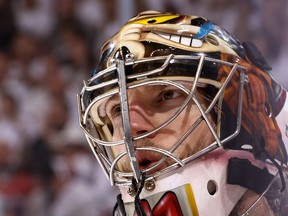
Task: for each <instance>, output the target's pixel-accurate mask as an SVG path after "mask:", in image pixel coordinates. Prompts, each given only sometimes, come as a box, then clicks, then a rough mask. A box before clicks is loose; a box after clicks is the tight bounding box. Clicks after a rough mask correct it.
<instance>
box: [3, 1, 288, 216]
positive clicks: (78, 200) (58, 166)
mask: <svg viewBox="0 0 288 216" xmlns="http://www.w3.org/2000/svg"><path fill="white" fill-rule="evenodd" d="M287 3H288V2H287V0H265V1H264V0H241V1H239V0H206V1H201V0H173V1H168V0H145V1H135V0H134V1H133V0H109V1H108V0H106V1H102V0H13V1H11V0H0V215H1V216H8V215H9V216H11V215H13V216H79V215H81V216H92V215H93V216H95V215H99V216H100V215H101V216H105V215H111V209H112V208H113V205H114V202H115V195H114V194H117V193H118V191H117V189H116V188H110V186H109V183H108V181H107V180H106V179H105V177H104V175H103V173H102V172H101V170H100V169H99V167H98V165H97V163H96V160H95V159H94V158H93V156H92V153H91V152H90V150H89V148H88V145H87V144H86V141H85V139H84V136H83V134H82V132H81V131H80V129H79V127H78V118H77V106H76V94H77V93H78V92H79V91H80V89H81V87H82V80H84V79H86V78H87V77H88V76H89V75H90V73H91V71H92V70H93V68H94V67H95V65H96V64H97V60H98V59H99V53H100V46H101V44H102V43H103V41H104V39H106V38H107V37H109V36H111V35H112V34H114V33H115V31H116V30H117V29H118V28H119V27H120V26H121V25H122V24H124V22H126V21H127V20H128V19H130V18H131V17H132V16H134V15H136V14H137V13H138V12H140V11H143V10H148V9H153V10H160V11H175V12H179V13H186V14H194V15H199V16H204V17H207V18H209V19H211V20H212V21H214V22H215V23H218V24H219V25H221V26H223V27H224V28H226V29H227V30H228V31H230V32H232V33H233V34H235V35H236V37H237V38H238V39H239V40H241V41H243V40H250V41H252V42H254V43H255V44H256V45H257V46H258V47H259V48H260V50H262V53H263V55H264V56H265V57H266V58H267V61H268V62H269V64H270V65H271V66H272V68H273V71H272V74H273V75H274V76H275V79H276V80H277V81H279V82H280V83H281V84H282V85H283V86H284V87H285V88H286V89H288V73H287V67H286V62H287V60H288V42H287V36H288V31H287V29H288V28H287V15H288V6H287Z"/></svg>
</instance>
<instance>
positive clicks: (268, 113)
mask: <svg viewBox="0 0 288 216" xmlns="http://www.w3.org/2000/svg"><path fill="white" fill-rule="evenodd" d="M264 106H265V107H264V112H265V114H266V115H267V116H268V117H271V116H272V112H271V108H270V106H269V104H268V103H267V102H266V103H265V105H264Z"/></svg>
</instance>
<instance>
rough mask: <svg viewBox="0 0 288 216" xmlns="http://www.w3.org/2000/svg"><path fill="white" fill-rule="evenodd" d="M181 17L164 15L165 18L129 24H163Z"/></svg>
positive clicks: (151, 18)
mask: <svg viewBox="0 0 288 216" xmlns="http://www.w3.org/2000/svg"><path fill="white" fill-rule="evenodd" d="M177 17H179V15H175V14H174V15H163V16H155V17H149V18H143V19H136V20H132V21H130V22H128V23H129V24H143V25H145V24H159V23H163V22H167V21H169V20H172V19H175V18H177Z"/></svg>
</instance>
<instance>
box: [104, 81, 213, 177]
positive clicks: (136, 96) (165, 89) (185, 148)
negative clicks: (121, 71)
mask: <svg viewBox="0 0 288 216" xmlns="http://www.w3.org/2000/svg"><path fill="white" fill-rule="evenodd" d="M182 85H183V86H185V88H187V89H189V88H190V89H191V84H190V85H189V84H182ZM187 97H188V94H187V93H185V92H184V91H182V90H180V89H179V88H176V87H174V86H171V85H146V86H141V87H138V88H133V89H129V90H128V104H129V115H130V126H131V133H132V136H133V137H134V138H135V137H137V136H139V135H142V134H144V133H146V132H149V131H152V130H153V129H155V128H156V127H158V126H159V125H161V124H163V123H164V122H165V121H167V120H168V119H170V118H171V117H172V116H173V115H174V114H175V113H176V112H177V111H178V110H179V108H180V107H181V105H182V104H183V103H184V102H185V100H186V99H187ZM195 97H196V98H197V99H198V101H199V102H200V104H201V106H202V107H205V106H207V105H206V104H205V103H206V102H205V99H204V98H203V97H202V95H201V94H200V93H199V92H198V90H196V93H195ZM105 112H106V114H107V116H108V117H109V119H110V120H111V123H112V126H113V128H114V130H113V135H112V139H113V141H118V140H121V139H123V127H122V118H121V109H120V99H119V97H118V96H116V95H115V96H113V97H111V98H110V99H109V100H108V102H107V104H106V107H105ZM200 117H201V114H200V111H199V108H198V107H197V105H196V104H195V103H194V102H193V101H192V100H191V101H190V102H189V103H188V105H187V106H186V108H185V109H183V111H182V112H181V113H180V114H179V115H178V116H177V117H176V118H175V119H174V120H173V121H172V122H171V123H170V124H168V125H167V126H165V127H163V128H161V129H159V130H158V131H156V132H155V133H152V134H150V135H148V136H147V137H145V138H143V139H138V140H135V141H134V142H133V144H134V146H135V147H136V155H137V158H138V161H139V164H140V169H142V170H143V169H147V168H149V167H152V166H154V165H155V164H156V163H157V161H159V160H160V159H161V158H163V157H164V154H162V153H159V151H157V150H155V149H154V150H147V149H146V150H143V149H142V150H140V149H137V148H141V147H153V148H156V149H164V150H165V151H171V150H172V149H173V148H175V144H176V143H177V141H178V140H179V139H180V138H181V137H182V136H183V135H184V133H185V132H186V131H187V130H188V129H189V128H190V127H191V126H192V125H193V124H194V123H195V121H197V120H199V118H200ZM213 140H214V139H213V136H212V134H211V132H210V130H209V129H208V126H207V124H206V122H205V121H204V120H202V121H201V122H200V123H199V125H197V127H196V128H195V130H193V131H192V133H191V134H190V135H189V136H188V137H187V138H186V139H185V140H184V141H183V143H182V144H181V145H179V146H178V147H177V148H175V149H173V150H172V153H173V154H174V155H175V156H176V157H177V158H179V159H181V160H182V159H184V158H186V157H188V156H190V155H192V154H194V153H196V152H198V151H199V150H201V149H203V148H204V147H206V146H207V145H209V144H211V143H212V141H213ZM123 151H125V146H124V145H119V146H115V147H113V148H112V153H113V155H114V156H115V157H116V156H117V155H118V154H119V153H120V152H123ZM172 163H173V160H172V159H171V158H169V159H166V160H165V162H163V163H161V165H159V166H156V167H155V169H153V172H154V171H158V170H160V169H162V168H165V167H167V166H169V165H171V164H172ZM117 168H118V169H119V170H120V171H125V172H129V171H131V168H130V165H129V160H128V157H127V155H126V156H124V157H123V158H122V159H120V160H119V162H118V163H117Z"/></svg>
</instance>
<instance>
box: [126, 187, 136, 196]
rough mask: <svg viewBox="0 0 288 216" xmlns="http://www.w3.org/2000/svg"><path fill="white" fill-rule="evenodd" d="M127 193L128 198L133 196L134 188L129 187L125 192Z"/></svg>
mask: <svg viewBox="0 0 288 216" xmlns="http://www.w3.org/2000/svg"><path fill="white" fill-rule="evenodd" d="M127 193H128V194H129V195H130V196H134V195H135V194H136V190H135V187H134V186H133V185H131V186H129V188H128V190H127Z"/></svg>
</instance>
